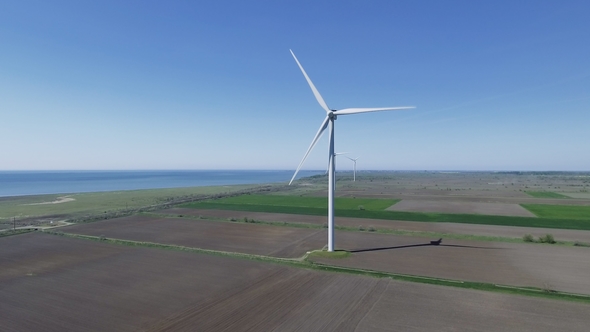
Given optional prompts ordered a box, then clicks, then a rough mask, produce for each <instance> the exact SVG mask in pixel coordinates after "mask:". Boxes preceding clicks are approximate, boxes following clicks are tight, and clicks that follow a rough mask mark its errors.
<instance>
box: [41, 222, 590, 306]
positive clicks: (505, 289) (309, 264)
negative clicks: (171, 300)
mask: <svg viewBox="0 0 590 332" xmlns="http://www.w3.org/2000/svg"><path fill="white" fill-rule="evenodd" d="M43 233H46V234H52V235H59V236H65V237H70V238H78V239H84V240H91V241H98V242H103V243H109V244H117V245H125V246H132V247H147V248H157V249H165V250H174V251H185V252H193V253H198V254H206V255H215V256H224V257H231V258H237V259H248V260H253V261H260V262H267V263H275V264H280V265H287V266H291V267H296V268H305V269H309V270H316V271H324V272H332V273H346V274H351V275H360V276H366V277H372V278H390V279H392V280H399V281H407V282H417V283H423V284H430V285H438V286H449V287H456V288H465V289H472V290H480V291H489V292H496V293H504V294H512V295H523V296H532V297H541V298H547V299H557V300H566V301H576V302H583V303H588V304H590V296H587V295H583V294H572V293H563V292H558V291H548V290H544V289H540V288H534V287H530V288H529V287H511V286H505V285H496V284H490V283H481V282H471V281H461V280H452V279H442V278H432V277H423V276H415V275H407V274H398V273H390V272H380V271H374V270H365V269H357V268H348V267H340V266H334V265H328V264H324V263H316V262H313V261H310V260H307V259H305V257H306V256H304V259H290V258H278V257H269V256H262V255H252V254H244V253H236V252H228V251H219V250H210V249H201V248H192V247H184V246H177V245H169V244H160V243H153V242H143V241H131V240H122V239H111V238H105V237H98V236H90V235H80V234H72V233H62V232H54V231H44V232H43Z"/></svg>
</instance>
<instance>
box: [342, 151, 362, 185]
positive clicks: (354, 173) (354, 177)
mask: <svg viewBox="0 0 590 332" xmlns="http://www.w3.org/2000/svg"><path fill="white" fill-rule="evenodd" d="M345 157H346V156H345ZM346 158H348V159H350V160H352V162H353V163H354V172H353V176H352V181H353V182H354V181H356V161H357V160H358V159H359V157H356V158H354V159H353V158H350V157H346Z"/></svg>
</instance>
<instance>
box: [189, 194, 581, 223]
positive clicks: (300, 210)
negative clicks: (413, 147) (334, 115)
mask: <svg viewBox="0 0 590 332" xmlns="http://www.w3.org/2000/svg"><path fill="white" fill-rule="evenodd" d="M276 197H279V199H280V200H279V199H277V198H276ZM286 198H288V196H283V195H244V196H239V197H229V198H222V199H215V200H205V201H200V202H195V203H187V204H183V205H180V207H186V208H195V209H216V210H235V211H252V212H270V213H292V214H299V215H325V214H326V208H320V207H316V206H319V205H320V204H322V203H325V201H326V199H325V198H322V197H316V198H313V199H315V200H316V201H317V202H316V203H315V205H316V206H313V204H311V203H310V201H313V199H312V198H311V197H305V198H304V197H292V200H290V201H289V200H288V199H286ZM283 201H288V202H290V205H276V204H277V202H283ZM299 201H302V202H305V204H307V205H305V206H298V205H297V204H298V202H299ZM351 201H352V202H355V201H356V199H349V200H348V201H346V204H344V205H343V206H340V205H338V201H336V202H335V205H336V207H335V213H336V215H337V216H342V217H352V218H366V219H384V220H405V221H421V222H454V223H466V224H484V225H503V226H520V227H544V228H562V229H580V230H590V219H583V218H576V219H567V216H568V214H566V213H562V214H557V216H558V217H552V218H535V217H518V216H498V215H483V214H458V213H454V214H450V213H434V212H406V211H391V210H385V208H383V207H384V206H385V205H386V204H387V203H390V202H392V200H388V199H372V200H371V199H363V200H362V202H364V203H365V204H366V205H356V207H354V206H355V204H353V203H350V202H351ZM393 202H394V203H395V201H393ZM402 202H403V200H402ZM389 206H390V205H388V207H389ZM394 206H395V205H394ZM414 206H415V208H418V207H419V205H414ZM570 208H571V209H573V210H574V211H578V210H579V209H586V208H587V207H585V206H564V207H562V209H563V210H560V211H570V210H569V209H570ZM584 211H585V210H584ZM575 215H576V216H579V214H578V213H576V214H575ZM589 218H590V216H589Z"/></svg>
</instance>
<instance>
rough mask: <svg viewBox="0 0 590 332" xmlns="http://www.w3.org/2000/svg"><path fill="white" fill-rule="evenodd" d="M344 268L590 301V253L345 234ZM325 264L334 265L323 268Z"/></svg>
mask: <svg viewBox="0 0 590 332" xmlns="http://www.w3.org/2000/svg"><path fill="white" fill-rule="evenodd" d="M62 229H63V230H64V231H65V232H68V233H76V234H84V235H92V236H103V235H104V236H106V237H108V238H116V239H125V240H133V241H147V242H155V243H163V244H175V245H182V246H187V247H194V248H202V249H212V250H221V251H232V252H241V253H247V254H257V255H265V256H275V257H286V258H297V257H301V256H303V255H304V254H305V253H306V252H307V251H311V250H318V249H321V248H322V247H323V246H324V245H325V243H326V237H327V233H326V230H325V229H319V230H318V229H302V228H293V227H285V226H270V225H263V224H261V225H256V224H247V223H232V222H226V221H207V220H202V219H199V220H196V219H185V218H155V217H150V216H144V215H139V216H133V217H129V218H120V219H113V220H108V221H101V222H95V223H91V224H86V225H76V226H69V227H64V228H62ZM336 237H337V242H336V245H337V248H339V249H345V250H347V251H349V252H351V253H353V254H352V256H351V257H349V258H347V259H344V260H338V261H334V263H335V264H337V265H339V264H344V266H348V267H355V268H362V269H369V270H377V271H384V272H392V273H402V274H410V275H419V276H428V277H435V278H445V279H454V280H464V281H475V282H485V283H493V284H503V285H511V286H522V287H536V288H543V287H549V286H547V285H551V286H550V287H551V289H553V290H558V291H564V292H572V293H582V294H588V295H590V279H588V278H587V275H589V274H590V255H589V254H588V253H589V249H588V248H581V247H565V246H559V247H556V246H550V245H538V244H526V243H518V244H517V243H496V242H490V241H487V242H479V241H470V240H457V239H445V240H444V242H443V244H442V245H440V246H431V245H429V244H430V241H432V240H436V239H435V238H432V237H416V236H414V237H408V236H397V235H391V234H374V233H366V232H342V231H340V232H337V234H336ZM322 262H327V261H325V260H323V261H322Z"/></svg>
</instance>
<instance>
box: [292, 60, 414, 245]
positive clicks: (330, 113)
mask: <svg viewBox="0 0 590 332" xmlns="http://www.w3.org/2000/svg"><path fill="white" fill-rule="evenodd" d="M289 51H291V50H289ZM291 55H293V58H294V59H295V62H297V65H298V66H299V69H301V72H302V73H303V76H305V79H306V80H307V84H309V87H310V88H311V91H312V92H313V95H314V96H315V98H316V100H317V101H318V103H319V104H320V106H321V107H322V108H323V109H324V110H325V111H326V118H325V119H324V121H323V122H322V124H321V125H320V129H319V130H318V132H317V133H316V135H315V137H314V138H313V140H312V141H311V144H310V145H309V148H308V149H307V152H306V153H305V155H304V156H303V159H302V160H301V162H300V163H299V166H297V170H295V174H293V177H292V178H291V181H289V185H290V184H291V183H292V182H293V180H294V179H295V177H296V176H297V173H298V172H299V170H300V169H301V166H303V163H304V162H305V159H307V156H308V155H309V153H310V152H311V150H312V149H313V147H314V146H315V145H316V143H317V142H318V140H319V139H320V137H321V136H322V134H323V133H324V130H326V127H328V125H330V138H329V142H330V143H329V144H330V147H329V151H328V158H329V160H328V251H334V191H335V187H334V172H335V163H334V159H335V158H334V157H335V155H334V120H336V118H337V116H338V115H349V114H357V113H367V112H379V111H394V110H404V109H410V108H414V107H413V106H404V107H382V108H345V109H341V110H333V109H330V108H329V107H328V105H327V104H326V102H325V101H324V99H323V98H322V96H321V95H320V93H319V92H318V90H317V89H316V87H315V85H313V83H312V82H311V80H310V79H309V76H307V73H306V72H305V70H304V69H303V67H302V66H301V64H300V63H299V60H297V57H296V56H295V54H294V53H293V51H291Z"/></svg>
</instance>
